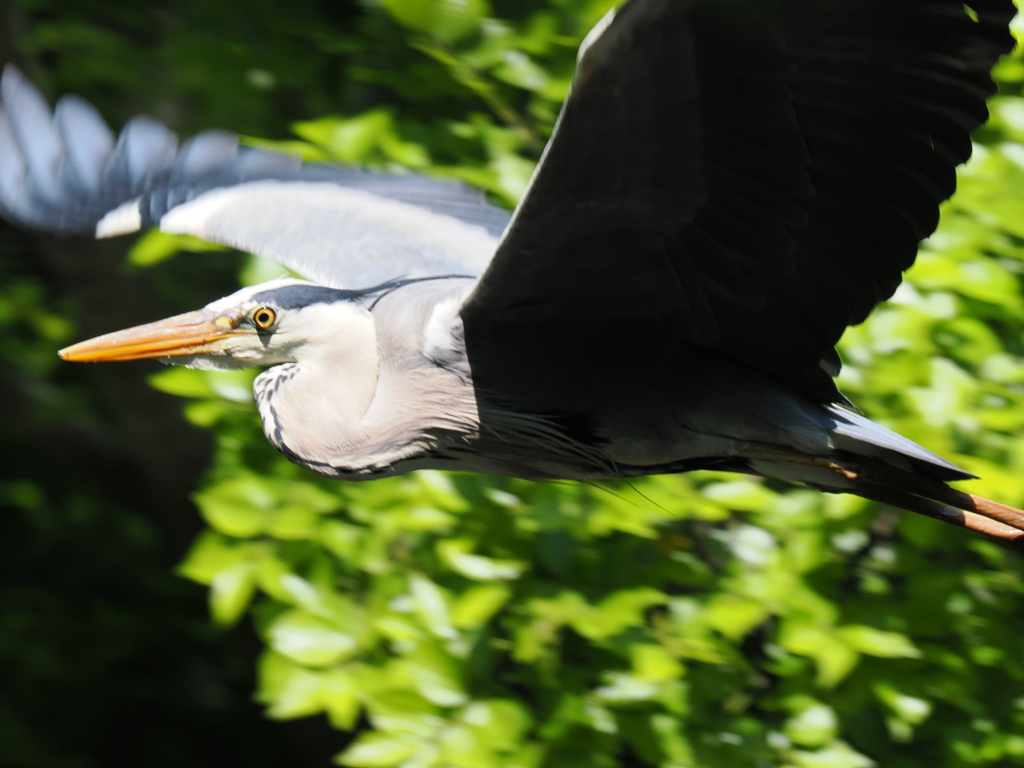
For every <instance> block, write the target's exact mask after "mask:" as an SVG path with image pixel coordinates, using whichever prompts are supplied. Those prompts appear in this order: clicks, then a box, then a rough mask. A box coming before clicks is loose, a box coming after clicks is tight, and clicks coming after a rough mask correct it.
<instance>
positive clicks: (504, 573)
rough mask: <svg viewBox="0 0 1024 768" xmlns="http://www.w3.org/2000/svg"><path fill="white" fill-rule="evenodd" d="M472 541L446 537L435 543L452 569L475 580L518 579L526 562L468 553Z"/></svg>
mask: <svg viewBox="0 0 1024 768" xmlns="http://www.w3.org/2000/svg"><path fill="white" fill-rule="evenodd" d="M473 546H474V545H473V542H472V541H469V540H467V539H446V540H444V541H440V542H438V544H437V553H438V554H439V555H440V556H441V559H442V560H443V561H444V562H445V563H447V564H448V567H450V568H451V569H452V570H453V571H455V572H456V573H460V574H462V575H463V576H465V577H467V578H470V579H475V580H476V581H496V580H499V579H502V580H509V581H510V580H513V579H518V578H519V576H520V575H521V574H522V572H523V571H524V570H525V569H526V563H523V562H520V561H518V560H496V559H494V558H490V557H483V556H481V555H474V554H470V553H471V552H472V550H473Z"/></svg>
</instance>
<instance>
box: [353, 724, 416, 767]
mask: <svg viewBox="0 0 1024 768" xmlns="http://www.w3.org/2000/svg"><path fill="white" fill-rule="evenodd" d="M420 746H421V745H420V744H419V743H418V742H415V741H410V740H409V739H406V738H402V737H400V736H398V737H396V736H393V735H391V734H384V733H373V732H370V733H363V734H360V735H359V737H358V738H357V739H356V740H355V741H354V742H353V743H352V745H351V746H350V747H349V748H348V749H346V750H345V751H344V752H342V753H341V754H340V755H338V756H337V757H336V758H335V759H334V760H335V762H336V763H338V765H347V766H351V768H390V766H395V765H400V764H401V763H402V762H404V761H405V759H406V758H408V757H411V756H412V755H413V754H414V753H415V752H416V751H417V750H418V749H419V748H420Z"/></svg>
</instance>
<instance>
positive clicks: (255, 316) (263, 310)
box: [250, 307, 277, 331]
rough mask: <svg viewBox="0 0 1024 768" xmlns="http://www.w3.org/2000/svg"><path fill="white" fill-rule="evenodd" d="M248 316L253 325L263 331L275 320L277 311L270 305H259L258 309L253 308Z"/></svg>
mask: <svg viewBox="0 0 1024 768" xmlns="http://www.w3.org/2000/svg"><path fill="white" fill-rule="evenodd" d="M250 317H251V318H252V322H253V325H255V326H256V327H257V328H259V329H260V330H261V331H265V330H267V328H269V327H270V326H272V325H273V324H274V321H275V320H277V313H276V312H275V311H274V310H272V309H271V308H270V307H260V308H259V309H254V310H253V312H252V314H251V315H250Z"/></svg>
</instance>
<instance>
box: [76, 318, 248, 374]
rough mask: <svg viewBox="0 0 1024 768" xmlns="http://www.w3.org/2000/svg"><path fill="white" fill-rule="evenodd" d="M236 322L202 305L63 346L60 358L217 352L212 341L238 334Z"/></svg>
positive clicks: (110, 358)
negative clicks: (178, 313)
mask: <svg viewBox="0 0 1024 768" xmlns="http://www.w3.org/2000/svg"><path fill="white" fill-rule="evenodd" d="M240 333H241V331H238V330H236V328H235V322H234V321H232V320H231V319H230V318H228V317H224V316H222V315H216V314H215V313H213V312H209V311H207V310H205V309H200V310H198V311H196V312H187V313H186V314H184V315H177V316H175V317H169V318H167V319H166V320H160V321H158V322H155V323H148V324H146V325H138V326H136V327H134V328H129V329H127V330H124V331H117V332H115V333H108V334H106V335H105V336H97V337H96V338H95V339H89V340H88V341H83V342H80V343H78V344H73V345H72V346H70V347H68V348H66V349H62V350H61V351H60V352H58V353H57V354H58V355H60V357H61V359H62V360H70V361H72V362H76V363H107V362H115V361H121V360H142V359H144V358H147V357H181V356H184V355H201V354H204V353H211V352H216V351H217V350H215V349H213V348H211V345H212V344H213V343H214V342H217V341H220V340H222V339H224V338H227V337H229V336H237V335H238V334H240Z"/></svg>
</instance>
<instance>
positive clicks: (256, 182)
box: [0, 66, 509, 288]
mask: <svg viewBox="0 0 1024 768" xmlns="http://www.w3.org/2000/svg"><path fill="white" fill-rule="evenodd" d="M0 214H2V215H3V216H4V217H5V218H7V219H9V220H11V221H13V222H16V223H19V224H23V225H27V226H30V227H33V228H36V229H41V230H45V231H50V232H55V233H60V234H92V235H95V236H97V237H105V236H111V235H119V234H124V233H127V232H133V231H136V230H138V229H140V228H142V227H147V226H151V225H159V226H161V227H162V228H163V229H165V230H166V231H169V232H176V233H187V234H194V235H197V236H199V237H205V238H206V239H209V240H212V241H215V242H220V243H224V244H227V245H231V246H234V247H238V248H243V249H245V250H248V251H251V252H253V253H257V254H260V255H263V256H267V257H269V258H272V259H275V260H277V261H279V262H280V263H281V264H283V265H284V266H286V267H288V268H290V269H292V270H294V271H296V272H298V273H299V274H302V275H304V276H306V277H309V278H311V279H314V280H316V281H318V282H321V283H324V284H326V285H330V286H334V287H339V288H361V287H369V286H372V285H375V284H379V283H383V282H386V281H388V280H392V279H395V278H400V277H429V276H433V275H444V274H459V275H471V276H475V275H478V274H480V273H481V272H482V271H483V269H484V268H485V267H486V266H487V263H488V261H489V260H490V258H491V256H492V255H493V253H494V250H495V247H496V245H497V237H498V236H499V235H500V234H501V232H502V231H503V230H504V228H505V225H506V224H507V222H508V219H509V214H508V212H507V211H504V210H502V209H500V208H498V207H496V206H493V205H491V204H489V203H487V201H486V200H485V199H484V198H483V196H482V194H481V193H479V192H476V191H473V190H470V189H468V188H467V187H465V186H464V185H462V184H461V183H458V182H453V181H449V180H443V179H432V178H427V177H421V176H389V175H384V174H375V173H370V172H367V171H362V170H353V169H342V168H334V167H329V166H316V165H314V166H305V165H302V164H301V163H300V161H299V160H298V159H297V158H295V157H291V156H289V155H283V154H278V153H274V152H267V151H264V150H259V149H253V148H248V147H241V146H239V141H238V137H237V136H235V135H234V134H231V133H228V132H225V131H206V132H204V133H201V134H199V135H198V136H195V137H193V138H192V139H190V140H189V141H187V142H185V143H184V144H183V145H181V147H180V148H179V146H178V139H177V137H176V136H175V135H174V133H173V132H172V131H171V130H170V129H168V128H167V127H166V126H164V125H163V124H161V123H159V122H157V121H156V120H153V119H151V118H148V117H137V118H134V119H132V120H131V121H129V122H128V124H127V125H126V126H125V128H124V129H123V130H122V131H121V134H120V135H119V136H118V137H117V138H116V139H115V137H114V134H113V133H112V132H111V130H110V129H109V128H108V127H107V125H106V123H104V122H103V119H102V118H101V117H100V116H99V114H98V113H97V112H96V110H95V109H94V108H93V107H92V106H91V105H89V104H88V103H87V102H85V101H83V100H82V99H80V98H78V97H75V96H65V97H64V98H62V99H61V100H60V102H59V103H58V105H57V108H56V110H55V111H54V113H53V114H52V115H51V114H50V111H49V108H48V107H47V105H46V102H45V100H44V99H43V97H42V95H41V94H40V93H39V92H38V91H37V90H36V89H35V87H33V86H32V84H31V83H29V81H28V80H26V79H25V77H24V76H22V75H21V73H20V72H18V70H17V69H15V68H14V67H13V66H7V67H6V68H5V69H4V73H3V77H2V79H0Z"/></svg>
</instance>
